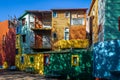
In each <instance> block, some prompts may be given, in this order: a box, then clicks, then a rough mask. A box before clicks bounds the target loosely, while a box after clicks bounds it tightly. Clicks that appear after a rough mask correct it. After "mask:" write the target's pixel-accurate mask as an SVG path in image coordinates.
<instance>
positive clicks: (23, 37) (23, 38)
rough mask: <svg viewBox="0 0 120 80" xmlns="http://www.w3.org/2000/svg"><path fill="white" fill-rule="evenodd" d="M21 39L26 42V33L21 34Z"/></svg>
mask: <svg viewBox="0 0 120 80" xmlns="http://www.w3.org/2000/svg"><path fill="white" fill-rule="evenodd" d="M22 41H23V42H24V43H25V42H26V35H22Z"/></svg>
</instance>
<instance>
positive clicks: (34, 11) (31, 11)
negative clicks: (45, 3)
mask: <svg viewBox="0 0 120 80" xmlns="http://www.w3.org/2000/svg"><path fill="white" fill-rule="evenodd" d="M26 12H28V13H51V11H47V10H46V11H41V10H26Z"/></svg>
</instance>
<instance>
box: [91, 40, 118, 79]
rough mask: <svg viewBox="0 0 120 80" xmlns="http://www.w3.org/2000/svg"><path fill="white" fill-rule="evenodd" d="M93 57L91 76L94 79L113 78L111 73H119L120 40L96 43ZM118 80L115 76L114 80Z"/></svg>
mask: <svg viewBox="0 0 120 80" xmlns="http://www.w3.org/2000/svg"><path fill="white" fill-rule="evenodd" d="M93 55H94V64H93V65H94V67H93V69H94V71H93V74H94V76H95V77H98V78H111V77H113V75H111V71H120V40H111V41H104V42H99V43H96V44H95V45H94V49H93ZM114 74H115V73H114ZM115 78H117V79H115ZM118 78H119V79H120V77H118V76H117V75H116V74H115V76H114V80H118Z"/></svg>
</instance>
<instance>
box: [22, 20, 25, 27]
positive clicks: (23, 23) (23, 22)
mask: <svg viewBox="0 0 120 80" xmlns="http://www.w3.org/2000/svg"><path fill="white" fill-rule="evenodd" d="M25 22H26V19H25V18H23V19H22V26H24V25H25Z"/></svg>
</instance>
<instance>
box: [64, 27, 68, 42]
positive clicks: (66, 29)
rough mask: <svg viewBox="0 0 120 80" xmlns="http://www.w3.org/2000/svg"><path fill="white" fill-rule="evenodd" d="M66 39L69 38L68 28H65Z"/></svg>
mask: <svg viewBox="0 0 120 80" xmlns="http://www.w3.org/2000/svg"><path fill="white" fill-rule="evenodd" d="M64 39H65V40H69V29H68V28H65V31H64Z"/></svg>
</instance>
